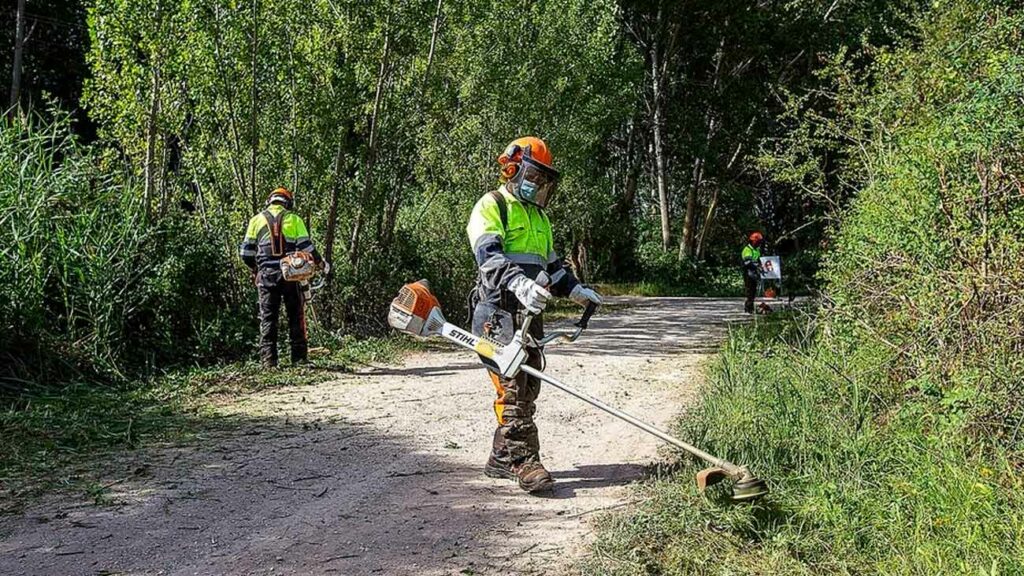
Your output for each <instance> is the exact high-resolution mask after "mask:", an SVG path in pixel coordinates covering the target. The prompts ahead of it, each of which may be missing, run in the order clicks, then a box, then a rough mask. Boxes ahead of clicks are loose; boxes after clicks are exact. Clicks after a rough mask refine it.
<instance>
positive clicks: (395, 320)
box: [388, 280, 526, 378]
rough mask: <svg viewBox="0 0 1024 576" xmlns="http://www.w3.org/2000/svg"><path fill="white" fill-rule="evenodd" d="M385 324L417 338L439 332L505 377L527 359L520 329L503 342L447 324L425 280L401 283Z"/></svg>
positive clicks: (510, 374)
mask: <svg viewBox="0 0 1024 576" xmlns="http://www.w3.org/2000/svg"><path fill="white" fill-rule="evenodd" d="M388 324H390V325H391V327H392V328H394V329H395V330H398V331H399V332H404V333H406V334H411V335H412V336H416V337H417V338H429V337H431V336H441V337H442V338H445V339H446V340H450V341H451V342H454V343H456V344H458V345H459V346H462V347H463V348H466V349H468V350H472V351H473V352H476V353H477V355H479V356H480V361H481V362H483V364H484V365H485V366H487V368H488V369H490V370H491V371H492V372H495V373H497V374H500V375H501V376H503V377H505V378H513V377H515V375H516V374H518V373H519V370H520V367H521V366H522V364H523V362H525V361H526V347H525V346H524V343H523V339H522V333H520V334H517V335H516V336H515V338H513V339H512V342H510V343H508V344H502V343H500V342H497V341H495V340H492V339H490V338H487V337H481V336H476V335H475V334H472V333H470V332H467V331H465V330H463V329H462V328H459V327H458V326H455V325H454V324H449V323H448V321H447V320H445V318H444V314H443V313H442V312H441V304H440V302H438V301H437V297H435V296H434V294H433V293H432V292H431V291H430V284H429V283H428V282H427V281H426V280H420V281H419V282H414V283H412V284H406V285H405V286H402V290H401V291H400V292H399V293H398V297H397V298H395V299H394V300H392V301H391V308H390V310H388Z"/></svg>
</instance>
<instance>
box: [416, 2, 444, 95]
mask: <svg viewBox="0 0 1024 576" xmlns="http://www.w3.org/2000/svg"><path fill="white" fill-rule="evenodd" d="M443 2H444V0H437V10H436V11H435V12H434V24H433V26H432V27H431V30H430V52H428V53H427V66H426V69H425V70H424V71H423V90H422V91H421V92H420V94H421V96H422V95H423V94H425V93H426V92H427V84H428V82H429V80H430V67H431V65H433V63H434V49H435V48H436V47H437V34H438V31H439V30H440V28H441V4H442V3H443ZM422 106H423V104H422V98H421V103H420V107H421V108H422Z"/></svg>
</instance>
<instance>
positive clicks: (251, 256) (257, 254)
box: [239, 188, 331, 368]
mask: <svg viewBox="0 0 1024 576" xmlns="http://www.w3.org/2000/svg"><path fill="white" fill-rule="evenodd" d="M292 205H293V197H292V193H291V192H290V191H289V190H288V189H287V188H277V189H275V190H274V191H273V192H272V193H271V194H270V197H269V198H268V199H267V206H266V209H265V210H263V211H262V212H260V213H259V214H257V215H255V216H253V217H252V219H251V220H249V227H248V228H247V229H246V232H245V239H244V240H242V245H241V247H240V248H239V255H240V256H241V257H242V261H244V262H245V264H246V265H247V266H248V267H249V269H250V270H251V271H252V274H253V279H254V282H255V284H256V287H257V289H258V290H259V304H260V312H259V315H260V362H261V363H262V364H263V367H264V368H275V367H277V321H278V317H279V316H280V312H281V301H282V300H283V301H284V307H285V311H286V312H287V314H288V343H289V344H290V345H291V360H292V364H300V363H304V362H306V361H307V359H308V355H309V349H308V343H307V334H306V310H305V301H304V298H303V295H302V288H301V285H300V283H299V282H296V281H289V280H286V279H285V278H284V273H283V272H282V268H281V261H282V259H283V258H285V257H286V256H291V255H298V256H301V257H302V259H304V260H307V261H308V260H312V262H313V263H314V264H315V265H316V266H317V267H318V268H320V269H321V270H322V271H323V273H324V274H329V273H330V271H331V265H330V264H329V263H328V262H327V261H326V260H324V259H323V258H321V257H320V254H319V253H318V252H317V251H316V248H315V247H314V246H313V241H312V240H310V238H309V232H308V231H307V229H306V224H305V223H304V222H303V221H302V218H301V217H299V215H298V214H296V213H294V212H292V211H291V209H292Z"/></svg>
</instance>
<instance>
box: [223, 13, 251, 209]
mask: <svg viewBox="0 0 1024 576" xmlns="http://www.w3.org/2000/svg"><path fill="white" fill-rule="evenodd" d="M213 26H214V39H213V54H214V58H215V59H216V61H215V64H216V66H217V78H218V80H219V81H220V83H221V85H222V88H223V90H224V93H225V99H226V100H227V108H228V127H229V128H230V129H231V138H230V139H228V138H225V140H228V141H229V142H230V143H231V147H232V153H231V154H228V160H229V163H230V165H231V175H232V176H233V177H234V180H235V186H236V187H237V188H238V198H244V197H245V196H246V195H247V194H248V193H249V183H248V182H246V181H245V170H244V167H243V166H242V155H243V152H242V136H241V134H240V133H239V130H238V124H239V118H238V106H237V105H236V103H235V96H236V83H235V82H230V81H229V80H228V77H227V74H226V73H225V71H224V58H223V56H222V55H221V50H220V39H221V31H220V11H219V10H218V9H217V7H214V8H213ZM255 210H256V209H255V208H253V211H254V212H255Z"/></svg>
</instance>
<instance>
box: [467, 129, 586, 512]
mask: <svg viewBox="0 0 1024 576" xmlns="http://www.w3.org/2000/svg"><path fill="white" fill-rule="evenodd" d="M498 164H499V165H500V166H501V168H500V181H501V183H502V184H501V186H500V187H499V188H498V189H497V190H493V191H491V192H489V193H488V194H485V195H484V196H483V197H482V198H480V200H479V201H478V202H477V203H476V206H475V207H474V208H473V213H472V215H471V216H470V218H469V225H468V226H467V227H466V232H467V233H468V234H469V242H470V244H471V245H472V247H473V254H474V255H475V257H476V263H477V267H478V274H479V275H478V278H477V285H476V288H475V290H474V293H473V298H472V302H473V307H472V309H473V332H474V333H476V334H477V335H486V336H489V337H491V338H494V339H496V340H499V341H502V342H507V341H509V340H511V338H512V336H513V334H514V333H515V331H516V330H518V329H519V327H520V326H522V323H523V320H524V318H525V317H526V315H527V313H529V314H533V315H536V316H535V318H534V319H533V321H532V323H531V324H530V334H532V335H533V336H534V337H535V338H541V337H542V336H543V334H544V326H543V321H542V317H541V312H542V311H543V310H544V307H545V306H546V305H547V301H548V299H549V298H550V297H551V295H552V294H554V295H556V296H568V297H569V298H571V299H572V300H573V301H574V302H576V303H577V304H579V305H581V306H586V305H587V304H588V303H590V302H593V303H595V304H600V303H601V297H600V296H599V295H598V294H597V292H595V291H594V290H591V289H590V288H587V287H585V286H583V285H582V284H580V282H579V281H578V280H577V279H576V277H575V276H573V274H572V272H570V271H569V270H568V269H566V268H565V266H564V265H563V263H562V260H561V258H559V257H558V254H556V253H555V248H554V239H553V237H552V233H551V222H550V221H549V220H548V216H547V214H546V213H545V212H544V209H545V208H546V207H547V205H548V203H549V202H550V200H551V197H552V195H553V194H554V192H555V187H556V185H557V183H558V172H557V171H556V170H555V169H554V168H552V167H551V153H550V152H549V151H548V147H547V145H546V144H545V143H544V142H543V141H542V140H540V139H538V138H533V137H526V138H520V139H518V140H516V141H514V142H512V143H511V144H509V145H508V147H507V148H506V149H505V152H504V153H502V154H501V156H499V157H498ZM538 281H540V282H541V283H544V282H545V281H546V282H547V283H546V285H541V283H538ZM526 364H527V365H528V366H533V367H534V368H538V369H541V368H542V367H543V353H542V351H541V350H539V349H536V348H530V349H528V357H527V360H526ZM490 376H491V381H492V383H493V384H494V389H495V391H496V392H497V395H498V397H497V399H496V400H495V401H494V413H495V415H496V416H497V419H498V427H497V429H496V430H495V431H494V440H493V443H492V447H491V455H490V457H489V458H488V459H487V464H486V466H485V467H484V473H485V474H486V475H487V476H489V477H491V478H505V479H509V480H515V481H517V482H518V483H519V487H520V488H522V489H523V490H526V491H527V492H539V491H542V490H547V489H550V488H551V486H552V485H553V484H554V480H553V479H552V478H551V474H549V473H548V471H547V470H546V469H545V468H544V465H543V464H541V462H540V439H539V437H538V434H537V426H536V424H535V423H534V421H533V415H534V412H536V409H537V407H536V404H535V402H536V400H537V396H538V394H539V393H540V380H539V379H537V378H535V377H533V376H528V375H526V374H525V373H522V372H521V373H520V374H519V375H518V376H516V377H515V378H513V379H506V378H501V377H499V376H498V375H497V374H495V373H493V372H491V373H490Z"/></svg>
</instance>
